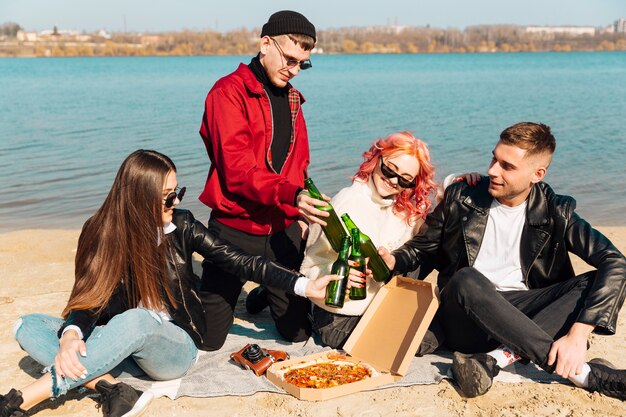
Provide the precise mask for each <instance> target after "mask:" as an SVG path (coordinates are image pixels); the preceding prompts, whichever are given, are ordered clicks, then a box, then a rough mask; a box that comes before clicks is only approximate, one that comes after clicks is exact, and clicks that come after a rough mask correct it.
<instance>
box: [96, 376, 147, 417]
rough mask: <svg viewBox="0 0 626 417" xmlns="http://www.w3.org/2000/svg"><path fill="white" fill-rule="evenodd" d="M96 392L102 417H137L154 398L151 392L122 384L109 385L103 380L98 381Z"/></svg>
mask: <svg viewBox="0 0 626 417" xmlns="http://www.w3.org/2000/svg"><path fill="white" fill-rule="evenodd" d="M96 391H98V392H99V393H100V406H101V407H102V414H104V417H131V416H138V415H140V414H141V413H142V412H144V411H145V409H146V407H147V406H148V404H150V401H152V399H153V398H154V395H153V394H152V393H151V392H143V391H139V390H136V389H135V388H133V387H131V386H130V385H128V384H125V383H123V382H118V383H117V384H110V383H109V382H107V381H105V380H102V381H98V383H97V384H96Z"/></svg>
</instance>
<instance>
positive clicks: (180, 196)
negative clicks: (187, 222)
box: [165, 187, 187, 209]
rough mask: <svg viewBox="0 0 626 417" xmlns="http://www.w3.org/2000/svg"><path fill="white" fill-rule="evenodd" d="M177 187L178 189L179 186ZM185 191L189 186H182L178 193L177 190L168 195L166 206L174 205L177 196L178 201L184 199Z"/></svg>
mask: <svg viewBox="0 0 626 417" xmlns="http://www.w3.org/2000/svg"><path fill="white" fill-rule="evenodd" d="M176 189H178V187H176ZM185 191H187V187H183V188H181V189H180V191H179V192H178V194H176V191H172V192H171V193H169V194H168V195H167V197H165V207H166V208H168V209H169V208H172V207H174V201H176V199H177V198H178V201H183V197H184V196H185Z"/></svg>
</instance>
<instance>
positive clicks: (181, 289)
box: [168, 245, 204, 343]
mask: <svg viewBox="0 0 626 417" xmlns="http://www.w3.org/2000/svg"><path fill="white" fill-rule="evenodd" d="M168 251H169V252H170V257H171V259H172V261H173V262H174V269H175V270H176V276H177V277H178V288H179V289H180V298H181V300H182V302H183V309H184V310H185V313H187V316H188V317H189V323H190V324H191V329H192V330H193V331H194V332H195V333H196V334H197V335H198V337H199V338H200V343H204V341H203V339H202V335H201V334H200V332H198V328H197V327H196V324H195V323H194V322H193V318H192V317H191V313H190V312H189V309H188V308H187V303H186V302H185V291H183V283H182V282H183V281H182V279H180V273H179V272H178V263H177V262H176V258H174V257H173V256H172V248H171V247H170V246H169V245H168ZM191 293H193V294H194V296H196V298H197V295H196V294H195V293H194V292H193V291H191ZM198 300H199V299H198Z"/></svg>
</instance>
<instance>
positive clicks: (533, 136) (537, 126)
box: [500, 122, 556, 156]
mask: <svg viewBox="0 0 626 417" xmlns="http://www.w3.org/2000/svg"><path fill="white" fill-rule="evenodd" d="M500 141H501V142H502V143H504V144H506V145H513V146H517V147H518V148H521V149H524V150H525V151H526V155H539V154H543V153H545V154H548V155H549V156H552V154H553V153H554V150H555V149H556V140H555V139H554V136H553V135H552V132H551V131H550V127H549V126H546V125H544V124H543V123H533V122H520V123H516V124H514V125H513V126H510V127H507V128H506V129H504V130H503V131H502V133H500Z"/></svg>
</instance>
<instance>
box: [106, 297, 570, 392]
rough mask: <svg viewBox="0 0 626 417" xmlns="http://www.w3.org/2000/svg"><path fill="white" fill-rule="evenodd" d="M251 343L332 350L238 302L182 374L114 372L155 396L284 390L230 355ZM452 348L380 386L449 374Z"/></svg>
mask: <svg viewBox="0 0 626 417" xmlns="http://www.w3.org/2000/svg"><path fill="white" fill-rule="evenodd" d="M247 343H257V344H258V345H259V346H261V347H263V348H265V349H277V350H284V351H287V352H288V353H289V355H290V356H291V357H292V358H294V357H298V356H304V355H309V354H312V353H317V352H322V351H325V350H330V349H329V348H328V347H324V346H323V345H322V344H321V342H320V341H319V340H318V338H317V337H315V336H313V337H310V338H309V339H308V340H306V341H305V342H301V343H288V342H285V341H282V340H281V338H280V337H279V335H278V332H277V331H276V329H275V327H274V323H273V321H272V319H271V317H270V315H269V312H268V311H267V309H266V310H265V311H264V312H262V313H260V314H258V315H254V316H252V315H249V314H248V313H246V312H245V309H243V308H240V306H238V308H237V310H236V319H235V324H234V325H233V327H232V329H231V331H230V334H229V335H228V337H227V338H226V342H225V343H224V346H223V347H222V348H221V349H220V350H217V351H214V352H199V355H198V359H197V362H196V364H195V365H194V366H193V367H192V369H191V370H190V371H189V372H188V373H187V374H186V375H185V376H183V377H182V378H179V379H176V380H170V381H157V382H155V381H151V380H149V379H148V378H147V377H146V376H145V374H143V372H142V371H141V369H139V367H138V366H137V365H136V364H134V363H133V362H132V361H131V360H127V361H125V362H124V363H123V364H122V365H121V366H120V367H118V369H117V370H116V372H114V375H115V376H117V377H118V378H119V379H120V380H122V381H124V382H126V383H128V384H130V385H132V386H134V387H135V388H138V389H141V390H150V391H152V392H153V393H154V394H155V396H167V397H169V398H171V399H175V398H177V397H181V396H188V397H221V396H227V395H233V396H247V395H252V394H254V393H257V392H275V393H283V394H284V393H285V391H283V390H282V389H280V388H278V387H277V386H275V385H274V384H272V383H271V382H269V381H268V380H267V378H265V377H257V376H255V375H254V374H253V373H252V372H251V371H249V370H244V369H242V368H240V367H239V366H238V365H237V364H235V363H234V362H232V361H231V360H230V354H231V353H232V352H235V351H238V350H239V349H241V348H242V347H243V346H245V345H246V344H247ZM451 366H452V353H451V352H446V351H442V352H439V351H437V353H436V354H430V355H425V356H423V357H415V358H414V359H413V361H412V362H411V366H410V368H409V371H408V373H407V375H405V376H404V377H403V378H402V379H401V380H399V381H397V382H394V383H391V384H387V385H383V386H380V387H376V388H373V389H385V388H389V387H404V386H411V385H419V384H437V383H439V382H440V381H441V380H442V379H444V378H450V367H451ZM495 380H496V381H500V382H524V381H535V382H544V383H551V382H556V381H559V380H560V381H562V379H560V377H558V376H555V375H551V374H548V373H546V372H544V371H543V370H541V369H540V368H538V367H537V366H535V365H533V364H528V365H524V364H521V363H519V362H518V363H515V364H513V365H510V366H508V367H507V368H506V371H503V372H500V374H499V375H498V376H497V377H496V378H495Z"/></svg>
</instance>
